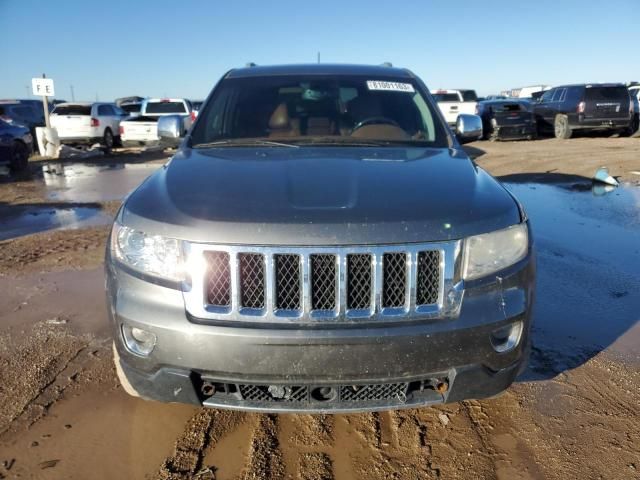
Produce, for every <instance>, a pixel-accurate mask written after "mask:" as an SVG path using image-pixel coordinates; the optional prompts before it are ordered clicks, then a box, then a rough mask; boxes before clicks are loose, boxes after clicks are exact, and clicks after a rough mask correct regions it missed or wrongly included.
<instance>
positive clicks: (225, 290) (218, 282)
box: [205, 252, 231, 307]
mask: <svg viewBox="0 0 640 480" xmlns="http://www.w3.org/2000/svg"><path fill="white" fill-rule="evenodd" d="M205 259H206V262H207V277H208V281H207V286H206V288H207V290H206V298H207V303H208V304H209V305H215V306H217V307H228V306H231V265H230V261H229V253H227V252H206V253H205Z"/></svg>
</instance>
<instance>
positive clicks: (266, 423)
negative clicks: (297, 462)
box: [242, 414, 285, 480]
mask: <svg viewBox="0 0 640 480" xmlns="http://www.w3.org/2000/svg"><path fill="white" fill-rule="evenodd" d="M284 477H285V467H284V463H283V459H282V452H281V451H280V441H279V440H278V415H276V414H266V415H265V414H262V415H260V416H259V417H258V424H257V426H256V429H255V430H254V433H253V438H252V439H251V447H250V450H249V461H248V462H247V467H246V470H245V472H244V474H243V475H242V478H243V479H244V480H262V479H273V480H280V479H283V478H284Z"/></svg>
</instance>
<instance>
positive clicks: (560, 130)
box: [553, 115, 573, 140]
mask: <svg viewBox="0 0 640 480" xmlns="http://www.w3.org/2000/svg"><path fill="white" fill-rule="evenodd" d="M553 132H554V133H555V136H556V138H560V139H563V140H568V139H569V138H571V134H572V133H573V132H572V131H571V127H570V126H569V119H568V118H567V116H566V115H556V118H555V120H554V122H553Z"/></svg>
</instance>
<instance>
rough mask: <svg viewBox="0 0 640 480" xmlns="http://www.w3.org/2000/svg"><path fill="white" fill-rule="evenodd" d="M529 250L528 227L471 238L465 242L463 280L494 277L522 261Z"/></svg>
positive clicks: (515, 226)
mask: <svg viewBox="0 0 640 480" xmlns="http://www.w3.org/2000/svg"><path fill="white" fill-rule="evenodd" d="M528 248H529V233H528V230H527V225H526V223H520V224H518V225H514V226H512V227H509V228H505V229H504V230H498V231H497V232H491V233H484V234H482V235H475V236H473V237H469V238H467V239H465V241H464V254H463V255H464V256H463V261H462V278H464V279H465V280H474V279H476V278H480V277H485V276H487V275H491V274H492V273H494V272H497V271H499V270H502V269H503V268H506V267H508V266H509V265H513V264H514V263H516V262H518V261H520V260H522V259H523V258H524V257H525V256H526V255H527V250H528Z"/></svg>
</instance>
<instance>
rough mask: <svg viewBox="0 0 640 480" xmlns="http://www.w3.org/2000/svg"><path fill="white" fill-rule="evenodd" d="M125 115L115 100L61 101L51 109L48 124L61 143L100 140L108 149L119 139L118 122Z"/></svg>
mask: <svg viewBox="0 0 640 480" xmlns="http://www.w3.org/2000/svg"><path fill="white" fill-rule="evenodd" d="M127 117H128V114H127V113H126V112H125V111H124V110H122V109H121V108H120V107H118V106H117V105H116V104H115V103H98V102H97V103H60V104H58V105H56V107H55V108H54V110H53V112H51V126H52V127H54V128H55V129H56V130H57V132H58V138H60V142H61V143H90V144H92V143H101V144H102V145H104V146H105V147H107V148H111V147H113V145H114V144H115V143H116V142H119V141H120V138H119V129H120V121H121V120H123V119H125V118H127Z"/></svg>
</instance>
